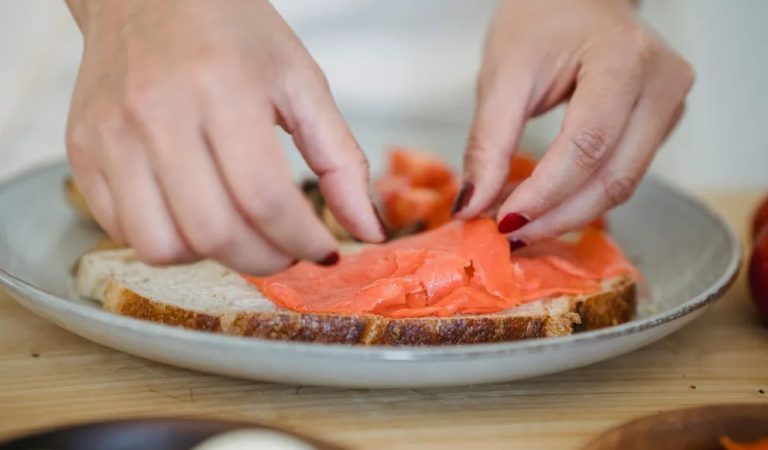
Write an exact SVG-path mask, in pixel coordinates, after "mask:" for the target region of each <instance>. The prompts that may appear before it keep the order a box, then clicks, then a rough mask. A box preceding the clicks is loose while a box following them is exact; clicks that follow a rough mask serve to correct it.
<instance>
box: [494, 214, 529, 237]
mask: <svg viewBox="0 0 768 450" xmlns="http://www.w3.org/2000/svg"><path fill="white" fill-rule="evenodd" d="M528 222H530V220H528V219H527V218H526V217H525V216H524V215H522V214H518V213H510V214H507V215H506V216H504V218H503V219H501V222H499V233H502V234H507V233H511V232H513V231H515V230H519V229H520V228H523V227H524V226H525V225H526V224H527V223H528Z"/></svg>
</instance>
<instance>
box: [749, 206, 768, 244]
mask: <svg viewBox="0 0 768 450" xmlns="http://www.w3.org/2000/svg"><path fill="white" fill-rule="evenodd" d="M766 227H768V196H766V197H765V198H764V199H763V202H762V203H760V206H758V207H757V209H756V210H755V216H754V217H753V218H752V239H757V235H758V234H760V232H761V231H762V230H763V229H765V228H766ZM755 242H757V241H755Z"/></svg>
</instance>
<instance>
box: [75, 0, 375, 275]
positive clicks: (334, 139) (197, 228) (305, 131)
mask: <svg viewBox="0 0 768 450" xmlns="http://www.w3.org/2000/svg"><path fill="white" fill-rule="evenodd" d="M69 6H70V8H71V10H72V12H73V14H74V16H75V18H76V19H77V21H78V23H79V25H80V28H81V30H82V32H83V38H84V55H83V60H82V64H81V67H80V73H79V75H78V79H77V84H76V86H75V91H74V94H73V98H72V106H71V110H70V113H69V122H68V126H67V153H68V155H69V159H70V162H71V165H72V169H73V171H74V174H75V177H76V178H77V181H78V184H79V185H80V187H81V189H82V190H83V193H84V195H85V197H86V199H87V201H88V204H89V206H90V208H91V210H92V212H93V214H94V216H95V218H96V220H97V221H98V222H99V223H100V224H101V225H102V226H103V227H104V229H105V230H106V231H107V232H108V233H109V234H110V235H111V236H112V237H113V238H115V239H116V240H118V241H121V242H123V243H126V244H128V245H130V246H131V247H133V248H134V249H135V250H136V253H137V256H138V257H139V258H140V259H142V260H145V261H147V262H149V263H154V264H168V263H176V262H184V261H191V260H194V259H197V258H199V257H210V258H214V259H217V260H219V261H221V262H223V263H225V264H227V265H229V266H230V267H232V268H234V269H237V270H240V271H243V272H247V273H251V274H263V273H269V272H273V271H276V270H279V269H281V268H283V267H285V266H287V265H288V264H290V263H291V262H292V261H294V260H296V259H299V258H300V259H307V260H311V261H317V262H326V263H328V262H332V261H333V260H334V259H336V258H337V257H338V254H337V253H336V251H337V250H336V247H337V243H336V241H335V240H334V238H333V237H332V235H331V234H330V233H329V231H328V230H327V228H326V227H325V226H324V225H323V223H322V222H321V221H320V220H319V219H318V218H317V217H316V215H315V214H314V212H313V210H312V208H311V206H310V205H309V203H308V202H307V201H306V199H305V198H304V197H303V195H302V193H301V191H300V190H299V189H298V188H297V187H296V186H295V185H294V183H293V181H292V176H291V173H290V169H289V165H288V163H287V161H286V160H285V158H284V155H283V154H282V149H281V146H280V143H279V140H278V137H277V135H276V133H275V129H274V126H275V125H276V124H277V125H280V126H281V127H282V128H284V129H285V130H286V131H287V132H288V133H290V134H291V135H292V137H293V140H294V142H295V143H296V145H297V147H298V148H299V150H300V151H301V153H302V155H303V157H304V159H305V160H306V161H307V163H308V164H309V166H310V168H311V169H312V170H313V171H314V172H315V173H316V174H317V175H318V176H319V177H320V186H321V189H322V191H323V194H324V196H325V198H326V201H327V202H328V205H329V207H330V209H331V211H332V212H333V213H334V215H335V217H336V218H337V219H338V221H339V222H340V223H341V225H343V226H344V227H345V228H346V229H347V230H349V231H350V233H352V234H353V235H355V236H356V237H358V238H360V239H362V240H365V241H370V242H377V241H381V240H383V239H384V237H385V236H384V230H383V229H382V226H381V224H380V221H379V220H377V215H376V211H375V208H374V206H373V205H372V203H371V200H370V197H369V194H368V166H367V161H366V158H365V156H364V155H363V153H362V151H361V150H360V147H359V145H358V144H357V142H356V141H355V138H354V137H353V136H352V133H351V132H350V130H349V128H348V127H347V125H346V123H345V121H344V119H343V118H342V116H341V115H340V113H339V111H338V108H337V107H336V105H335V103H334V101H333V98H332V96H331V93H330V90H329V87H328V84H327V82H326V80H325V77H324V75H323V74H322V72H321V70H320V69H319V67H318V65H317V64H316V63H315V61H314V60H313V59H312V58H311V56H310V55H309V54H308V53H307V51H306V49H305V48H304V47H303V46H302V44H301V42H300V41H299V39H298V38H297V37H296V35H294V33H293V32H292V31H291V29H290V28H289V27H288V26H287V24H286V23H285V22H284V21H283V20H282V18H281V17H280V16H279V14H278V13H277V12H276V11H275V10H274V9H273V7H272V6H271V4H270V3H269V2H268V1H266V0H220V1H216V2H213V1H208V0H163V1H153V0H137V1H131V2H124V1H122V0H114V1H98V2H89V1H81V2H78V1H77V0H69Z"/></svg>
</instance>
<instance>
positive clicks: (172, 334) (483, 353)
mask: <svg viewBox="0 0 768 450" xmlns="http://www.w3.org/2000/svg"><path fill="white" fill-rule="evenodd" d="M62 169H64V170H69V166H68V164H67V162H66V160H62V159H57V160H53V161H48V162H45V163H42V164H36V165H33V166H31V167H29V168H27V169H25V170H23V171H21V172H19V173H17V174H16V175H14V176H11V177H8V178H5V179H3V180H2V181H0V195H2V194H3V193H4V192H5V191H6V190H8V189H11V188H13V187H14V186H15V185H17V184H18V183H21V182H23V181H25V179H27V178H30V177H33V176H38V175H41V174H43V173H44V172H49V171H55V170H62ZM643 183H644V184H646V183H647V184H656V185H658V186H659V187H660V188H662V189H665V190H667V191H669V192H670V193H671V194H672V195H674V196H676V197H678V198H679V199H681V200H683V201H685V202H687V203H688V204H690V205H691V206H693V207H695V208H696V209H697V210H699V211H700V212H702V213H703V214H704V215H705V216H706V217H707V218H708V219H709V220H711V221H712V222H714V223H715V225H716V226H717V227H718V228H719V229H720V230H721V231H723V232H724V233H725V237H726V240H727V243H728V247H729V248H730V249H731V250H732V255H731V259H730V261H729V262H728V265H727V266H726V269H725V270H724V272H723V273H722V275H721V276H720V277H719V278H718V279H717V281H716V282H715V283H713V284H712V285H710V286H709V287H707V288H706V289H704V290H703V291H702V292H700V293H699V294H698V295H696V296H693V297H691V298H690V299H688V300H686V301H685V302H683V303H681V304H679V305H677V306H675V307H673V308H670V309H667V310H664V311H661V312H657V313H655V314H653V315H651V316H649V317H646V318H644V319H640V320H632V321H629V322H626V323H623V324H620V325H615V326H612V327H607V328H603V329H599V330H594V331H586V332H582V333H576V334H571V335H567V336H559V337H549V338H546V339H542V338H539V339H529V340H522V341H510V342H497V343H483V344H471V345H437V346H419V347H407V346H397V347H396V346H391V347H390V346H359V345H348V344H326V343H315V342H295V341H278V340H269V339H260V338H254V337H247V338H245V337H240V336H230V335H225V334H220V333H211V332H205V331H198V330H190V329H186V328H181V327H173V326H169V325H164V324H160V323H155V322H151V321H146V320H140V319H135V318H132V317H126V316H121V315H118V314H114V313H110V312H108V311H104V310H101V309H96V308H91V307H87V306H85V305H81V304H79V303H77V302H74V301H72V300H70V299H67V298H63V297H60V296H58V295H56V294H54V293H51V292H48V291H46V290H44V289H42V288H39V287H37V286H35V285H33V284H31V283H29V282H27V281H25V280H23V279H22V278H20V277H18V276H16V275H14V274H12V273H10V272H9V271H8V270H7V269H6V268H5V267H0V284H2V285H3V286H4V287H5V288H6V289H8V291H9V293H11V294H12V295H11V297H13V298H14V299H15V300H16V301H17V302H19V303H20V304H22V306H25V307H27V309H30V308H29V307H28V306H27V305H25V304H24V300H22V299H20V298H18V297H17V295H18V296H21V297H23V298H24V299H26V300H27V301H30V302H33V303H35V304H36V305H42V306H44V307H46V308H48V309H53V310H57V309H59V310H65V311H66V312H68V313H70V314H72V315H75V316H79V317H80V318H82V319H86V320H96V321H98V322H101V323H108V324H110V325H113V326H116V327H119V328H121V329H123V330H124V331H126V332H133V333H144V334H151V335H152V336H155V337H160V338H163V337H166V338H171V339H177V340H185V341H191V342H193V343H201V344H203V343H205V344H209V345H216V346H226V347H229V348H232V347H236V348H238V349H243V350H246V349H247V348H255V347H260V346H261V347H265V348H269V349H271V350H277V351H289V352H293V353H298V354H303V355H307V356H314V357H325V356H328V357H334V358H344V359H365V360H367V361H418V362H427V361H446V360H465V359H469V358H486V357H494V356H505V355H509V354H517V353H526V354H528V353H538V352H543V351H550V350H557V349H560V348H562V347H566V346H570V345H588V344H591V343H594V342H596V341H604V340H609V339H613V338H618V337H623V336H628V335H634V334H637V333H641V332H643V331H645V330H648V329H651V328H655V327H658V326H661V325H664V324H666V323H670V322H674V321H676V320H678V319H680V318H682V317H684V316H687V315H689V314H691V313H693V312H695V311H697V310H699V309H702V308H704V307H706V306H708V305H710V304H711V303H713V302H714V301H716V300H717V299H718V298H720V297H721V296H722V295H723V294H724V293H725V292H726V291H727V290H728V289H729V288H730V287H731V286H732V285H733V284H734V282H735V281H736V278H737V277H738V274H739V272H740V270H741V265H742V258H743V256H742V249H741V244H740V241H739V239H738V237H737V236H736V234H735V232H734V230H733V229H732V227H731V226H730V224H729V223H728V222H727V221H726V220H725V219H724V218H723V217H722V216H721V215H720V214H719V213H717V212H716V211H714V210H712V209H711V208H710V207H709V206H707V205H706V204H704V203H703V202H702V201H701V200H699V199H697V198H695V197H693V196H692V195H690V194H688V193H686V192H685V191H684V190H683V189H681V188H679V187H677V186H674V185H672V184H671V183H669V182H667V181H664V180H662V179H660V178H659V177H658V176H655V175H653V174H649V175H648V176H646V177H645V180H644V181H643ZM62 201H63V200H62ZM13 294H15V295H13ZM33 312H35V311H33ZM35 313H36V314H37V315H40V314H39V313H37V312H35ZM44 319H45V320H47V321H49V322H50V320H49V319H47V318H44ZM56 325H58V324H56ZM58 326H60V327H61V325H58ZM62 328H65V327H62ZM68 331H69V330H68ZM70 332H71V331H70ZM75 334H77V333H75Z"/></svg>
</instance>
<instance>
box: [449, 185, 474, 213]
mask: <svg viewBox="0 0 768 450" xmlns="http://www.w3.org/2000/svg"><path fill="white" fill-rule="evenodd" d="M474 193H475V185H474V184H472V183H470V182H468V181H465V182H464V184H462V185H461V189H460V190H459V194H458V195H457V196H456V200H454V201H453V208H451V215H452V216H453V215H455V214H456V213H458V212H459V211H461V210H462V209H464V208H466V207H467V205H468V204H469V201H470V200H471V199H472V194H474Z"/></svg>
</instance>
